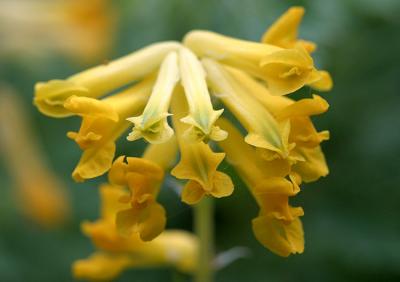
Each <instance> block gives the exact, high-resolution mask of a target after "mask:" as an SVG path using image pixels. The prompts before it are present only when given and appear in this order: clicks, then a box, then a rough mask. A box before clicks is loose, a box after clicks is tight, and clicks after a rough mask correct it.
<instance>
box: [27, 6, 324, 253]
mask: <svg viewBox="0 0 400 282" xmlns="http://www.w3.org/2000/svg"><path fill="white" fill-rule="evenodd" d="M302 15H303V9H302V8H297V7H296V8H292V9H290V10H289V11H288V12H287V13H285V14H284V15H283V16H282V17H281V18H280V19H279V20H278V21H277V22H276V23H274V24H273V25H272V27H271V28H270V29H269V30H267V31H266V33H265V34H264V36H263V39H262V42H253V41H247V40H241V39H236V38H232V37H227V36H224V35H221V34H217V33H213V32H209V31H192V32H189V33H188V34H187V35H186V36H185V37H184V39H183V42H182V43H178V42H162V43H157V44H153V45H150V46H149V47H146V48H143V49H141V50H139V51H137V52H134V53H132V54H130V55H127V56H125V57H123V58H120V59H117V60H115V61H111V62H110V63H109V64H107V65H102V66H98V67H95V68H92V69H89V70H87V71H84V72H81V73H79V74H77V75H74V76H71V77H69V78H67V79H66V80H53V81H50V82H47V83H40V84H38V85H37V86H36V95H35V99H34V100H35V104H36V105H37V106H38V108H39V109H40V111H41V112H43V113H44V114H47V115H50V116H54V117H66V116H70V115H78V116H81V117H82V125H81V128H80V129H79V131H78V132H70V133H68V137H69V138H71V139H73V140H74V141H75V142H76V143H77V144H78V145H79V147H80V148H81V149H82V150H83V151H84V153H83V155H82V158H81V160H80V162H79V164H78V166H77V167H76V168H75V170H74V172H73V177H74V179H75V180H77V181H84V180H86V179H90V178H93V177H96V176H99V175H102V174H104V173H106V172H107V171H109V180H110V182H111V183H113V185H118V186H122V187H125V189H127V191H129V193H128V196H124V197H121V199H120V201H121V203H124V204H127V207H126V208H125V209H121V210H120V211H119V212H118V213H117V215H116V223H115V224H116V229H117V230H119V234H121V235H124V236H133V235H132V234H136V235H135V236H138V237H139V238H140V239H141V240H142V241H150V240H153V239H154V240H157V238H159V237H157V236H158V235H159V234H162V231H163V229H164V226H165V222H166V216H165V210H164V209H163V207H162V206H161V204H159V203H158V202H157V195H158V191H159V189H160V187H161V186H162V181H163V179H164V177H165V175H166V174H168V172H170V174H171V175H172V176H174V177H176V178H178V179H181V180H183V181H185V183H184V187H183V189H182V193H181V197H182V201H184V202H185V203H187V204H196V203H198V202H200V201H201V200H202V199H203V198H204V197H215V198H221V197H227V196H229V195H231V194H232V193H233V191H234V183H233V182H232V180H231V178H230V176H229V175H228V174H226V173H225V172H223V166H221V163H222V162H223V160H224V159H225V157H227V161H228V163H230V164H231V165H232V166H233V167H234V168H235V169H236V171H237V173H238V174H239V176H240V177H241V178H242V179H243V180H244V182H245V183H246V184H247V186H248V187H249V190H250V192H251V194H252V195H253V196H254V198H255V200H256V202H257V203H258V205H259V207H260V212H259V215H258V216H257V217H256V218H255V219H254V220H253V222H252V225H253V231H254V234H255V236H256V238H257V239H258V240H259V241H260V242H261V243H262V244H263V245H264V246H265V247H267V248H269V249H270V250H271V251H273V252H274V253H276V254H278V255H281V256H288V255H289V254H292V253H301V252H303V248H304V246H303V245H304V238H303V229H302V225H301V221H300V219H299V218H300V216H302V215H303V210H302V208H297V207H292V206H290V205H289V199H290V198H291V197H293V196H295V195H296V194H297V193H299V192H300V185H301V183H302V182H311V181H315V180H317V179H318V178H320V177H322V176H325V175H327V174H328V168H327V165H326V162H325V159H324V155H323V153H322V150H321V147H320V143H321V142H322V141H324V140H327V139H329V132H328V131H321V132H318V131H317V130H316V129H315V127H314V125H313V122H312V120H311V118H312V117H313V116H316V115H319V114H322V113H324V112H325V111H327V109H328V106H329V105H328V103H327V102H326V101H325V99H323V98H322V97H320V96H319V95H316V94H315V95H313V96H312V97H308V98H304V99H300V100H293V99H291V98H290V97H289V95H290V94H291V93H293V92H295V91H296V90H298V89H300V88H302V87H311V88H313V89H314V90H315V91H327V90H329V89H330V88H331V87H332V80H331V78H330V76H329V74H328V73H327V72H326V71H321V70H318V69H317V68H316V67H315V65H314V61H313V59H312V57H311V52H312V51H313V50H314V49H315V45H314V44H313V43H310V42H308V41H304V40H300V39H298V38H297V33H298V26H299V23H300V20H301V17H302ZM121 87H126V88H125V90H122V92H121V91H120V90H119V89H120V88H121ZM115 91H116V93H115ZM109 94H111V95H109ZM285 95H286V96H285ZM225 106H226V108H224V107H225ZM223 116H225V117H223ZM227 117H228V118H229V119H230V120H231V121H228V119H227ZM128 128H131V131H130V133H128V134H127V139H128V140H129V141H131V142H135V141H136V140H138V139H144V140H145V141H147V142H148V143H150V145H149V147H148V149H147V150H146V151H145V153H144V154H143V156H142V157H141V158H139V157H126V158H125V157H118V158H117V159H116V160H115V161H114V162H113V159H114V154H115V141H116V140H117V139H118V138H119V137H120V136H121V135H123V134H124V132H125V131H126V130H127V129H128ZM221 151H223V152H221ZM178 152H179V153H178ZM175 159H177V163H175V162H174V160H175ZM170 167H173V168H172V170H171V171H169V169H170ZM160 236H162V235H160ZM96 259H98V260H104V257H101V258H96Z"/></svg>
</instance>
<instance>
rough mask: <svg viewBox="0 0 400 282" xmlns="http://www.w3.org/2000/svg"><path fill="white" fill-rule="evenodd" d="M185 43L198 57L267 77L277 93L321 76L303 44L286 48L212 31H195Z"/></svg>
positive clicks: (314, 80)
mask: <svg viewBox="0 0 400 282" xmlns="http://www.w3.org/2000/svg"><path fill="white" fill-rule="evenodd" d="M183 43H184V44H185V46H187V47H188V48H190V49H191V50H192V51H193V52H194V53H196V55H198V56H199V57H208V58H212V59H214V60H218V61H220V62H221V63H224V64H227V65H230V66H233V67H237V68H240V69H243V70H244V71H246V72H248V73H250V74H251V75H253V76H255V77H257V78H260V79H263V80H265V81H266V82H267V84H268V88H269V89H270V90H271V92H272V93H273V94H275V95H285V94H289V93H292V92H294V91H296V90H298V89H299V88H301V87H303V86H304V85H310V84H312V83H314V82H316V81H318V80H319V79H320V75H319V74H318V71H317V70H316V69H315V67H314V62H313V60H312V58H311V57H310V55H309V54H308V53H307V51H306V50H305V49H304V48H303V47H302V46H300V45H299V46H296V47H295V48H291V49H284V48H281V47H277V46H275V45H270V44H263V43H257V42H251V41H245V40H239V39H235V38H231V37H227V36H223V35H220V34H217V33H213V32H209V31H192V32H190V33H188V34H187V35H186V36H185V38H184V41H183Z"/></svg>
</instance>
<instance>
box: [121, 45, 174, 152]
mask: <svg viewBox="0 0 400 282" xmlns="http://www.w3.org/2000/svg"><path fill="white" fill-rule="evenodd" d="M178 80H179V68H178V56H177V54H176V52H171V53H169V54H168V55H167V56H166V57H165V59H164V61H163V62H162V64H161V67H160V70H159V73H158V76H157V81H156V83H155V85H154V87H153V90H152V93H151V96H150V98H149V101H148V102H147V105H146V107H145V108H144V111H143V113H142V115H140V116H137V117H131V118H128V120H129V121H130V122H132V123H133V124H134V128H133V129H132V132H131V133H129V135H128V137H127V139H128V140H129V141H134V140H137V139H139V138H142V137H143V138H144V139H146V140H147V141H148V142H150V143H153V144H158V143H164V142H166V141H168V139H170V138H171V136H172V135H173V134H174V131H173V129H172V128H171V127H170V126H169V125H168V122H167V117H168V116H169V114H168V108H169V103H170V101H171V96H172V93H173V91H174V88H175V85H176V83H177V82H178Z"/></svg>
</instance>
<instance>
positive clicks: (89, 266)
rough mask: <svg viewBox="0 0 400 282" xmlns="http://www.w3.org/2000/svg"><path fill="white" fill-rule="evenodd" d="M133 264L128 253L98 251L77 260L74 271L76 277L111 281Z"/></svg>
mask: <svg viewBox="0 0 400 282" xmlns="http://www.w3.org/2000/svg"><path fill="white" fill-rule="evenodd" d="M131 264H132V259H131V258H130V256H129V255H128V254H109V253H104V252H96V253H94V254H93V255H91V256H90V257H89V258H87V259H81V260H77V261H75V262H74V264H73V266H72V272H73V275H74V277H75V278H76V279H88V280H99V281H111V280H113V279H114V278H116V277H117V276H118V275H120V273H121V272H122V271H124V270H125V269H126V268H127V267H129V266H130V265H131Z"/></svg>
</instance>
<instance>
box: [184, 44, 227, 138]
mask: <svg viewBox="0 0 400 282" xmlns="http://www.w3.org/2000/svg"><path fill="white" fill-rule="evenodd" d="M179 66H180V71H181V77H182V85H183V87H184V89H185V95H186V99H187V102H188V105H189V115H188V116H186V117H184V118H182V119H181V121H182V122H184V123H187V124H189V125H191V127H189V129H187V132H186V133H185V134H186V136H187V137H188V138H189V139H192V141H201V140H203V139H212V140H216V141H219V140H223V139H225V138H226V133H225V132H224V131H223V130H221V129H220V128H219V127H215V126H214V123H215V121H216V120H217V119H218V118H219V117H220V116H221V114H222V112H223V109H222V110H217V111H215V110H214V109H213V106H212V104H211V99H210V94H209V93H208V88H207V84H206V80H205V73H204V70H203V67H202V66H201V63H200V62H199V61H198V59H197V58H196V56H195V55H194V54H193V53H192V52H191V51H190V50H189V49H187V48H183V47H182V48H181V49H180V50H179ZM215 138H216V139H215Z"/></svg>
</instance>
